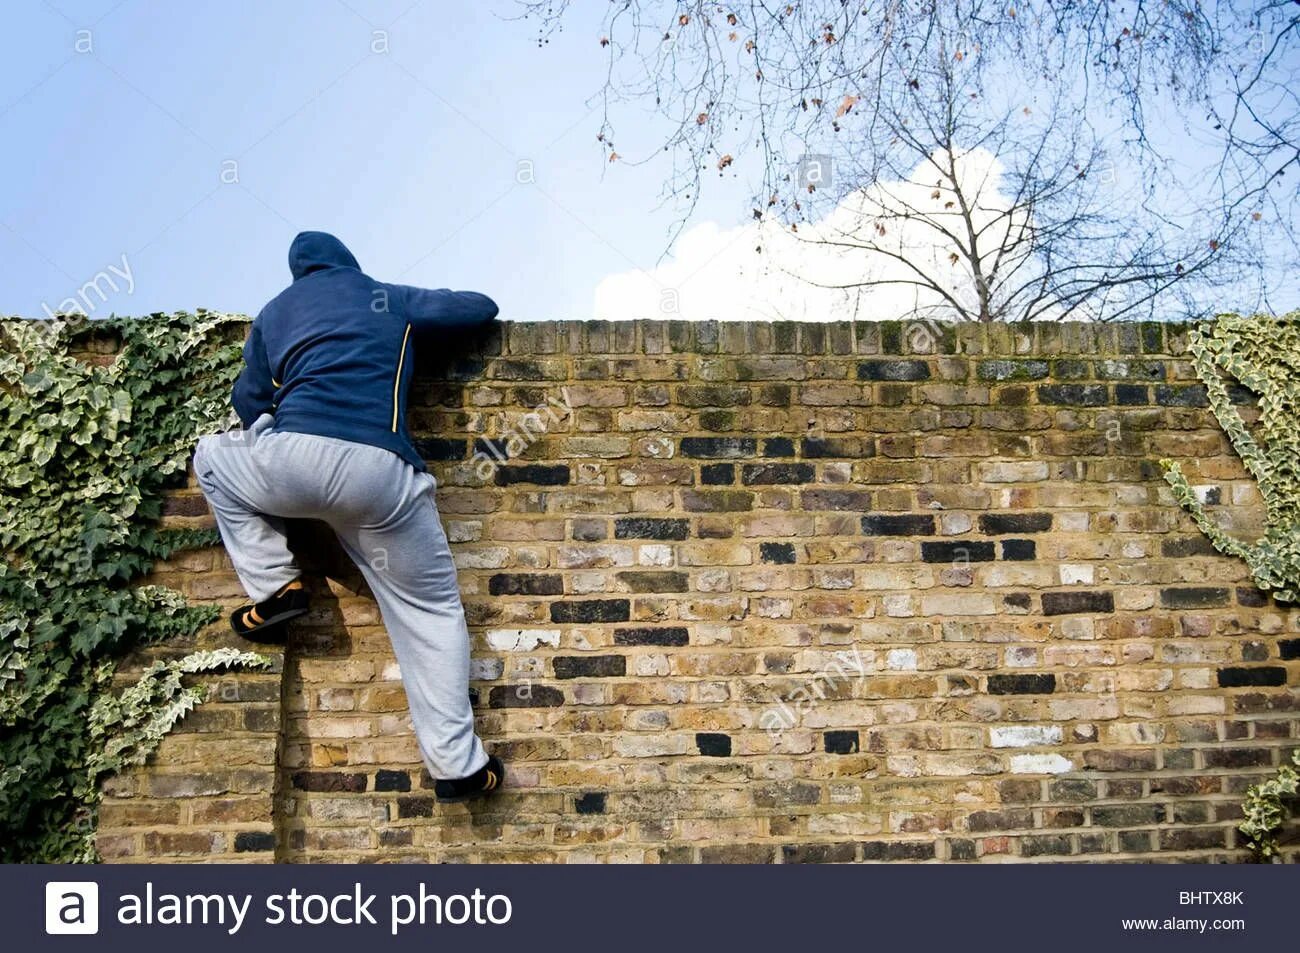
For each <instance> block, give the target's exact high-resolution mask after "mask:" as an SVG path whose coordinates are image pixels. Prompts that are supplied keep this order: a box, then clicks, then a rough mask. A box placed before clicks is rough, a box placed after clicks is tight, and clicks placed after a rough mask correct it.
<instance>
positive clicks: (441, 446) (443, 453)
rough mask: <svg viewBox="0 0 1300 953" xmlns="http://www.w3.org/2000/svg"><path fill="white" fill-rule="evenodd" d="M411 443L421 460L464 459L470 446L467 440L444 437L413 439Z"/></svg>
mask: <svg viewBox="0 0 1300 953" xmlns="http://www.w3.org/2000/svg"><path fill="white" fill-rule="evenodd" d="M411 445H412V446H413V447H414V448H415V452H416V453H418V454H419V455H420V459H421V460H464V459H465V454H466V451H467V450H468V447H469V444H468V442H467V441H465V440H447V439H445V438H443V437H426V438H424V439H423V440H413V441H412V442H411Z"/></svg>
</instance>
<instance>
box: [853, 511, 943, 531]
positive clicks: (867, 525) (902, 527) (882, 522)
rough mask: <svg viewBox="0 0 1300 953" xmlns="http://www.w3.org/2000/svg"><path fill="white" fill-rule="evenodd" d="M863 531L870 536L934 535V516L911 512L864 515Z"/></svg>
mask: <svg viewBox="0 0 1300 953" xmlns="http://www.w3.org/2000/svg"><path fill="white" fill-rule="evenodd" d="M862 532H864V533H866V534H867V535H868V536H933V535H934V533H935V528H934V517H933V516H921V515H910V514H908V515H898V516H887V515H883V514H882V515H872V516H864V517H862Z"/></svg>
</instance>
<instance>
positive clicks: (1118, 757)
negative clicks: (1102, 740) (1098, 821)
mask: <svg viewBox="0 0 1300 953" xmlns="http://www.w3.org/2000/svg"><path fill="white" fill-rule="evenodd" d="M1083 765H1084V767H1086V768H1091V769H1092V770H1093V771H1154V770H1155V769H1156V753H1155V752H1154V751H1147V750H1143V751H1122V750H1115V749H1113V748H1112V749H1105V748H1091V749H1089V750H1087V751H1085V752H1084V753H1083ZM1116 783H1117V782H1114V781H1107V782H1106V784H1107V795H1108V796H1110V797H1117V796H1122V795H1119V794H1117V792H1116V791H1115V790H1114V785H1115V784H1116ZM1138 793H1139V794H1140V793H1141V790H1140V784H1139V791H1138Z"/></svg>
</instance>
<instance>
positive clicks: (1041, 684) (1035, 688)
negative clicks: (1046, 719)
mask: <svg viewBox="0 0 1300 953" xmlns="http://www.w3.org/2000/svg"><path fill="white" fill-rule="evenodd" d="M1054 691H1056V676H1055V675H1053V674H1052V673H1051V672H1048V673H1047V674H1045V675H1037V674H1034V675H1030V674H1025V675H990V676H989V694H990V695H1050V694H1051V693H1052V692H1054Z"/></svg>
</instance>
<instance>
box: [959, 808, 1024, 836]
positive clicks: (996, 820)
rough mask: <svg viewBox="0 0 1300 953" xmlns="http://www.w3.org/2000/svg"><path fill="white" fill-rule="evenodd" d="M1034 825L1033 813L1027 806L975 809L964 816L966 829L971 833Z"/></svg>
mask: <svg viewBox="0 0 1300 953" xmlns="http://www.w3.org/2000/svg"><path fill="white" fill-rule="evenodd" d="M1033 826H1034V813H1033V811H1031V810H1029V809H1028V808H1012V809H1010V810H1002V811H975V812H974V813H972V814H970V815H968V816H967V818H966V829H967V830H968V831H970V832H971V833H972V834H979V833H986V832H988V831H1017V830H1022V829H1025V828H1032V827H1033Z"/></svg>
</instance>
